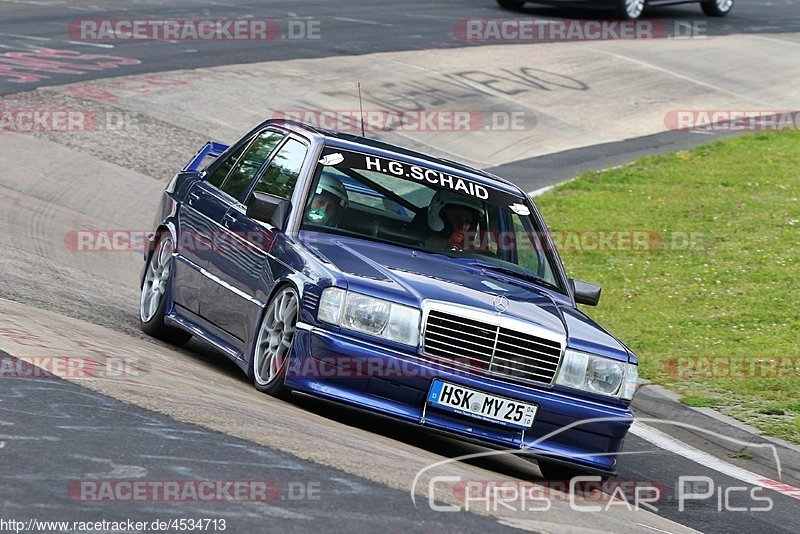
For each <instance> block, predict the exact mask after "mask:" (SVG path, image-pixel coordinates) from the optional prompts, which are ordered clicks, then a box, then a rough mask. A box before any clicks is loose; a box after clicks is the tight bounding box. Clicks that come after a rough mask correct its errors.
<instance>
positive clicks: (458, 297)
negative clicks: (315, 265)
mask: <svg viewBox="0 0 800 534" xmlns="http://www.w3.org/2000/svg"><path fill="white" fill-rule="evenodd" d="M300 240H301V242H302V243H303V244H304V245H305V247H307V249H308V250H309V251H311V252H312V253H313V254H316V255H318V256H319V258H320V260H322V262H323V263H324V264H327V267H328V268H329V269H331V270H332V272H333V273H336V274H339V275H341V276H342V277H343V278H344V279H345V280H346V282H347V285H348V288H349V289H351V290H353V291H358V292H361V293H366V294H369V295H373V296H376V297H381V298H385V299H388V300H391V301H394V302H399V303H402V304H407V305H411V306H419V305H420V303H421V301H422V300H423V299H432V300H439V301H444V302H449V303H454V304H460V305H463V306H470V307H473V308H478V309H483V310H486V311H489V312H492V313H494V312H495V309H494V305H493V301H494V299H495V297H496V296H497V295H505V296H506V297H508V300H509V302H510V306H509V308H508V310H507V311H506V312H504V313H505V315H511V316H514V317H517V318H519V319H522V320H525V321H528V322H530V323H534V324H536V325H538V326H541V327H543V328H546V329H548V330H550V331H551V332H553V333H556V334H560V335H563V336H566V337H567V338H568V345H570V346H572V347H574V348H576V349H579V350H589V351H591V352H595V353H599V354H603V355H606V356H610V357H614V358H616V359H622V360H627V359H628V352H627V351H626V349H625V347H624V346H623V345H622V344H621V343H620V342H619V341H618V340H616V339H615V338H614V337H613V336H611V335H610V334H608V333H607V332H606V331H605V330H603V329H602V328H601V327H600V326H599V325H597V324H596V323H595V322H594V321H592V320H591V319H589V318H588V317H586V316H585V315H584V314H583V313H581V312H580V311H579V310H576V309H575V308H572V307H571V306H565V305H563V304H560V303H558V302H556V300H555V299H554V298H553V297H551V296H550V295H549V294H548V292H547V291H545V290H543V289H541V288H539V287H537V286H535V285H533V284H531V283H528V282H526V281H524V280H518V279H515V278H512V277H510V276H506V275H503V274H499V273H493V272H491V271H485V270H481V269H480V268H479V267H474V266H470V265H469V264H468V260H466V259H463V260H462V259H453V258H449V257H447V256H444V255H441V254H430V253H427V252H422V251H414V250H411V249H408V248H403V247H396V246H392V245H387V244H383V243H377V242H372V241H367V240H364V239H357V238H350V237H345V236H339V235H333V234H325V233H318V232H309V231H303V232H302V233H301V234H300ZM333 273H332V274H333Z"/></svg>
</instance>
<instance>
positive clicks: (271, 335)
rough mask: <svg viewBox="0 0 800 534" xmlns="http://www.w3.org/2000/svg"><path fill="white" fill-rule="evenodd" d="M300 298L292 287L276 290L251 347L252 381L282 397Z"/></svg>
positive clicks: (271, 393) (274, 395)
mask: <svg viewBox="0 0 800 534" xmlns="http://www.w3.org/2000/svg"><path fill="white" fill-rule="evenodd" d="M299 303H300V299H299V298H298V296H297V291H295V290H294V288H293V287H290V286H287V287H284V288H283V289H281V290H280V291H278V292H277V293H276V294H275V296H274V297H272V300H270V302H269V304H268V305H267V311H266V312H265V313H264V318H263V319H262V320H261V327H260V328H259V329H258V338H257V339H256V346H255V348H254V350H253V365H252V372H253V383H254V384H255V387H256V389H257V390H259V391H262V392H264V393H267V394H269V395H272V396H273V397H285V396H286V395H287V393H288V390H287V389H286V386H285V385H284V379H285V377H286V366H287V364H288V362H289V354H290V352H291V350H292V344H293V343H294V336H295V332H296V330H297V319H298V315H299V312H300V304H299Z"/></svg>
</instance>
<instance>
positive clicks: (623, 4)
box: [497, 0, 734, 19]
mask: <svg viewBox="0 0 800 534" xmlns="http://www.w3.org/2000/svg"><path fill="white" fill-rule="evenodd" d="M497 3H498V4H500V6H501V7H504V8H507V9H519V8H521V7H522V6H524V5H525V4H527V3H529V2H527V1H526V0H497ZM530 3H536V4H548V5H554V6H570V5H573V6H576V7H599V8H607V9H614V10H616V13H617V15H618V16H619V17H621V18H624V19H638V18H639V17H641V16H642V13H643V12H644V10H645V9H646V8H648V7H651V6H668V5H675V4H698V3H699V4H700V7H701V8H702V9H703V13H705V14H706V15H709V16H711V17H724V16H725V15H727V14H728V13H730V12H731V10H732V9H733V4H734V0H542V1H540V0H536V1H535V2H530Z"/></svg>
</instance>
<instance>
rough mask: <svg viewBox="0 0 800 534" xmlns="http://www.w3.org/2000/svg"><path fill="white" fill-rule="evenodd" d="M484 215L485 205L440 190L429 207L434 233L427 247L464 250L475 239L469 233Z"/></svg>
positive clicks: (429, 219)
mask: <svg viewBox="0 0 800 534" xmlns="http://www.w3.org/2000/svg"><path fill="white" fill-rule="evenodd" d="M483 215H484V208H483V204H482V203H481V202H480V201H479V200H477V199H474V198H471V197H468V196H466V195H462V194H459V193H456V192H453V191H447V190H444V189H441V190H439V191H437V192H436V194H435V195H433V199H431V203H430V206H428V227H429V228H430V229H431V230H432V231H433V233H432V234H431V235H430V236H429V237H428V239H427V240H426V241H425V246H427V247H428V248H434V249H451V250H452V249H455V250H464V249H465V248H470V246H471V245H472V244H473V243H472V241H474V235H475V234H474V233H473V234H472V235H473V238H472V239H470V238H469V236H468V234H467V232H471V233H472V232H475V230H476V229H477V227H478V223H479V222H480V220H481V218H482V217H483Z"/></svg>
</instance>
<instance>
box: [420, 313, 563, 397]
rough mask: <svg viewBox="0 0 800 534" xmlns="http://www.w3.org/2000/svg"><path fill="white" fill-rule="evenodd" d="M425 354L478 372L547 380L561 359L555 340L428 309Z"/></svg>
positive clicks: (559, 346) (538, 380)
mask: <svg viewBox="0 0 800 534" xmlns="http://www.w3.org/2000/svg"><path fill="white" fill-rule="evenodd" d="M423 342H424V344H423V350H424V352H425V354H427V355H428V356H431V357H433V358H436V359H439V360H446V361H447V362H448V363H449V364H450V365H453V366H456V367H460V368H464V369H469V370H470V371H472V372H477V373H479V374H485V373H493V374H500V375H504V376H508V377H512V378H515V379H522V380H531V381H534V382H544V383H548V384H549V383H551V382H552V381H553V377H554V376H555V374H556V370H557V369H558V363H559V360H560V359H561V345H560V343H559V342H557V341H552V340H550V339H545V338H542V337H539V336H534V335H531V334H528V333H526V332H520V331H517V330H512V329H509V328H505V327H503V326H495V325H492V324H489V323H486V322H482V321H480V320H477V319H472V318H465V317H461V316H458V315H453V314H451V313H446V312H443V311H439V310H431V311H430V312H429V313H428V318H427V321H426V323H425V338H424V340H423Z"/></svg>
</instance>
